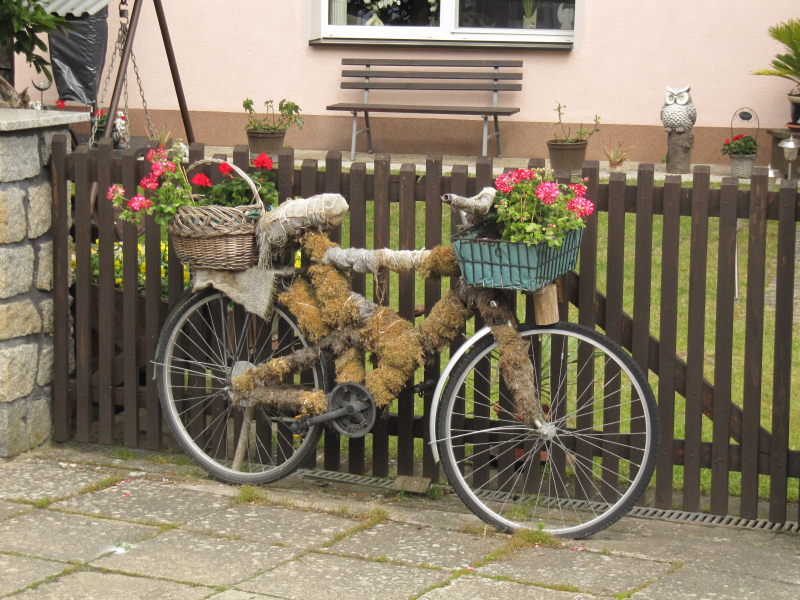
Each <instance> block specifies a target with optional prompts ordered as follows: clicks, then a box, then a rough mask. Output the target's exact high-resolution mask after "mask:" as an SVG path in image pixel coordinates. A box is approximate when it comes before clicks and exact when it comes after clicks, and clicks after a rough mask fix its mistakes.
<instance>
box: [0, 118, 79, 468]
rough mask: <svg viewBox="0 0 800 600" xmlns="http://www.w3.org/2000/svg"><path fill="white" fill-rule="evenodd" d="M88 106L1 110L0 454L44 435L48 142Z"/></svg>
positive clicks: (49, 268)
mask: <svg viewBox="0 0 800 600" xmlns="http://www.w3.org/2000/svg"><path fill="white" fill-rule="evenodd" d="M88 120H89V116H88V113H75V112H66V111H36V110H23V109H0V457H8V456H14V455H16V454H19V453H21V452H25V451H26V450H30V449H32V448H35V447H36V446H38V445H39V444H41V443H42V442H44V441H46V440H47V439H48V438H49V437H50V432H51V387H50V383H51V381H52V376H53V341H52V332H53V294H52V291H53V241H52V236H51V232H50V228H51V227H50V226H51V204H52V193H51V188H50V169H49V162H50V146H51V141H52V138H53V135H55V134H56V133H68V131H67V124H69V123H78V122H82V121H88Z"/></svg>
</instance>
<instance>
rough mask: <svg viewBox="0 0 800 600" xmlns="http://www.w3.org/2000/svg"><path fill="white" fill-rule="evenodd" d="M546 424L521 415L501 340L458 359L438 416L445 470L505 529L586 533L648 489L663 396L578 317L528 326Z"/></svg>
mask: <svg viewBox="0 0 800 600" xmlns="http://www.w3.org/2000/svg"><path fill="white" fill-rule="evenodd" d="M520 334H521V335H522V337H523V339H525V340H527V341H528V342H529V343H530V358H531V361H532V362H533V366H534V373H535V387H536V391H537V394H538V396H537V397H538V398H539V401H540V402H541V403H542V409H543V412H544V414H545V417H546V419H547V421H549V423H550V424H551V425H553V427H551V428H549V431H548V433H547V434H539V433H538V432H537V431H535V430H534V429H531V428H530V427H528V426H527V425H526V424H525V423H523V422H522V421H520V420H519V419H518V418H517V416H516V415H515V413H516V411H515V408H514V403H513V400H512V399H511V397H510V395H509V394H508V392H507V390H506V387H505V384H504V382H503V378H502V376H501V374H500V369H499V367H498V359H499V352H498V348H497V344H496V343H495V341H494V339H493V338H492V337H491V336H487V337H484V338H482V339H480V340H478V341H477V342H476V343H475V345H474V347H473V348H471V349H470V350H469V351H468V352H467V353H466V354H465V355H464V356H463V357H461V359H460V360H459V362H458V363H457V364H456V366H455V367H454V369H453V372H452V375H451V376H450V379H449V381H448V383H447V386H446V388H445V391H444V394H443V397H442V404H441V405H440V409H439V414H438V417H437V440H438V444H439V453H440V455H441V458H442V462H443V464H444V469H445V472H446V473H447V477H448V479H449V481H450V483H451V485H452V486H453V487H454V488H455V490H456V492H457V493H458V495H459V496H460V497H461V499H462V500H463V501H464V503H465V504H466V505H467V506H468V507H469V508H470V509H471V510H472V511H473V512H474V513H475V514H476V515H477V516H479V517H480V518H481V519H483V520H484V521H486V522H487V523H489V524H491V525H494V526H495V527H498V528H499V529H502V530H505V531H513V530H515V529H519V528H532V529H543V530H544V531H547V532H549V533H552V534H554V535H559V536H564V537H573V538H580V537H585V536H588V535H592V534H593V533H595V532H597V531H599V530H601V529H604V528H605V527H608V526H609V525H611V524H612V523H614V522H615V521H616V520H617V519H619V518H620V517H622V516H623V515H624V514H625V513H626V512H627V511H628V510H629V509H630V507H631V506H632V505H633V503H634V502H635V501H636V500H637V499H638V498H639V496H640V495H641V493H642V492H643V491H644V489H645V488H646V487H647V484H648V481H649V480H650V476H651V475H652V472H653V468H654V467H655V453H656V448H657V444H658V425H657V413H656V405H655V399H654V397H653V392H652V390H651V389H650V386H649V385H648V383H647V379H646V378H645V376H644V374H643V373H642V371H641V369H640V368H639V367H638V366H637V365H636V363H634V362H633V360H632V359H631V357H630V356H629V355H628V354H627V353H626V352H625V351H624V350H622V348H620V347H619V346H618V345H617V344H616V343H614V342H613V341H611V340H609V339H608V338H606V337H604V336H601V335H599V334H598V333H596V332H595V331H594V330H592V329H589V328H586V327H583V326H580V325H575V324H571V323H557V324H556V325H554V326H551V327H531V328H523V329H521V330H520Z"/></svg>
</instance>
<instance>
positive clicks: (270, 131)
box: [242, 98, 303, 154]
mask: <svg viewBox="0 0 800 600" xmlns="http://www.w3.org/2000/svg"><path fill="white" fill-rule="evenodd" d="M242 106H243V107H244V109H245V111H247V123H246V124H245V127H244V130H245V131H246V132H247V143H248V145H249V146H250V152H252V153H254V154H261V153H266V154H270V153H275V152H277V151H278V150H280V149H281V148H282V147H283V139H284V137H285V136H286V131H287V130H288V129H289V128H290V127H291V126H292V125H296V126H297V127H302V126H303V118H302V117H301V116H300V107H299V106H298V105H297V104H295V103H294V102H292V101H291V100H286V99H284V100H281V101H280V102H278V109H277V111H276V110H275V103H274V101H272V100H267V101H266V102H264V108H265V111H264V116H263V117H258V116H257V115H256V112H255V110H254V109H253V101H252V100H251V99H250V98H245V99H244V101H243V102H242Z"/></svg>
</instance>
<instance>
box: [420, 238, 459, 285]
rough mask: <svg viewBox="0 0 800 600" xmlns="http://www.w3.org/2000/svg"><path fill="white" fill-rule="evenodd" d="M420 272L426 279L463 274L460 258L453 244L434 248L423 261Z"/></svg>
mask: <svg viewBox="0 0 800 600" xmlns="http://www.w3.org/2000/svg"><path fill="white" fill-rule="evenodd" d="M419 273H420V275H422V276H423V277H424V278H426V279H428V278H429V277H458V276H459V275H461V269H460V268H459V266H458V259H457V258H456V251H455V249H454V248H453V246H450V245H447V246H436V247H434V248H432V249H431V252H430V254H429V255H428V256H427V257H426V258H425V260H424V261H422V266H421V267H420V269H419Z"/></svg>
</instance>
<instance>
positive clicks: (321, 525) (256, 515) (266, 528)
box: [183, 505, 357, 548]
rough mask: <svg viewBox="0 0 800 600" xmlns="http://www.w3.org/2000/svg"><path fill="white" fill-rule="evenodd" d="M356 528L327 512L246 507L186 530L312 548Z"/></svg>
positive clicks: (192, 523)
mask: <svg viewBox="0 0 800 600" xmlns="http://www.w3.org/2000/svg"><path fill="white" fill-rule="evenodd" d="M356 525H357V522H356V521H353V520H352V519H347V518H345V517H337V516H335V515H329V514H325V513H309V512H307V511H301V510H292V509H289V508H279V507H275V506H258V505H243V506H231V507H230V508H226V509H222V510H218V511H216V512H213V513H211V514H209V515H206V516H204V517H200V518H198V519H194V520H193V521H190V522H189V523H187V524H186V526H185V527H184V528H183V530H184V531H185V530H190V531H198V532H201V533H202V532H215V533H218V534H222V535H230V536H237V537H241V538H242V539H246V540H251V541H255V542H261V543H264V544H276V543H280V544H287V545H289V546H295V547H299V548H313V547H316V546H319V545H320V544H322V543H323V542H325V541H327V540H329V539H331V538H332V537H333V536H334V535H336V534H338V533H341V532H344V531H347V530H348V529H351V528H353V527H355V526H356Z"/></svg>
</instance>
